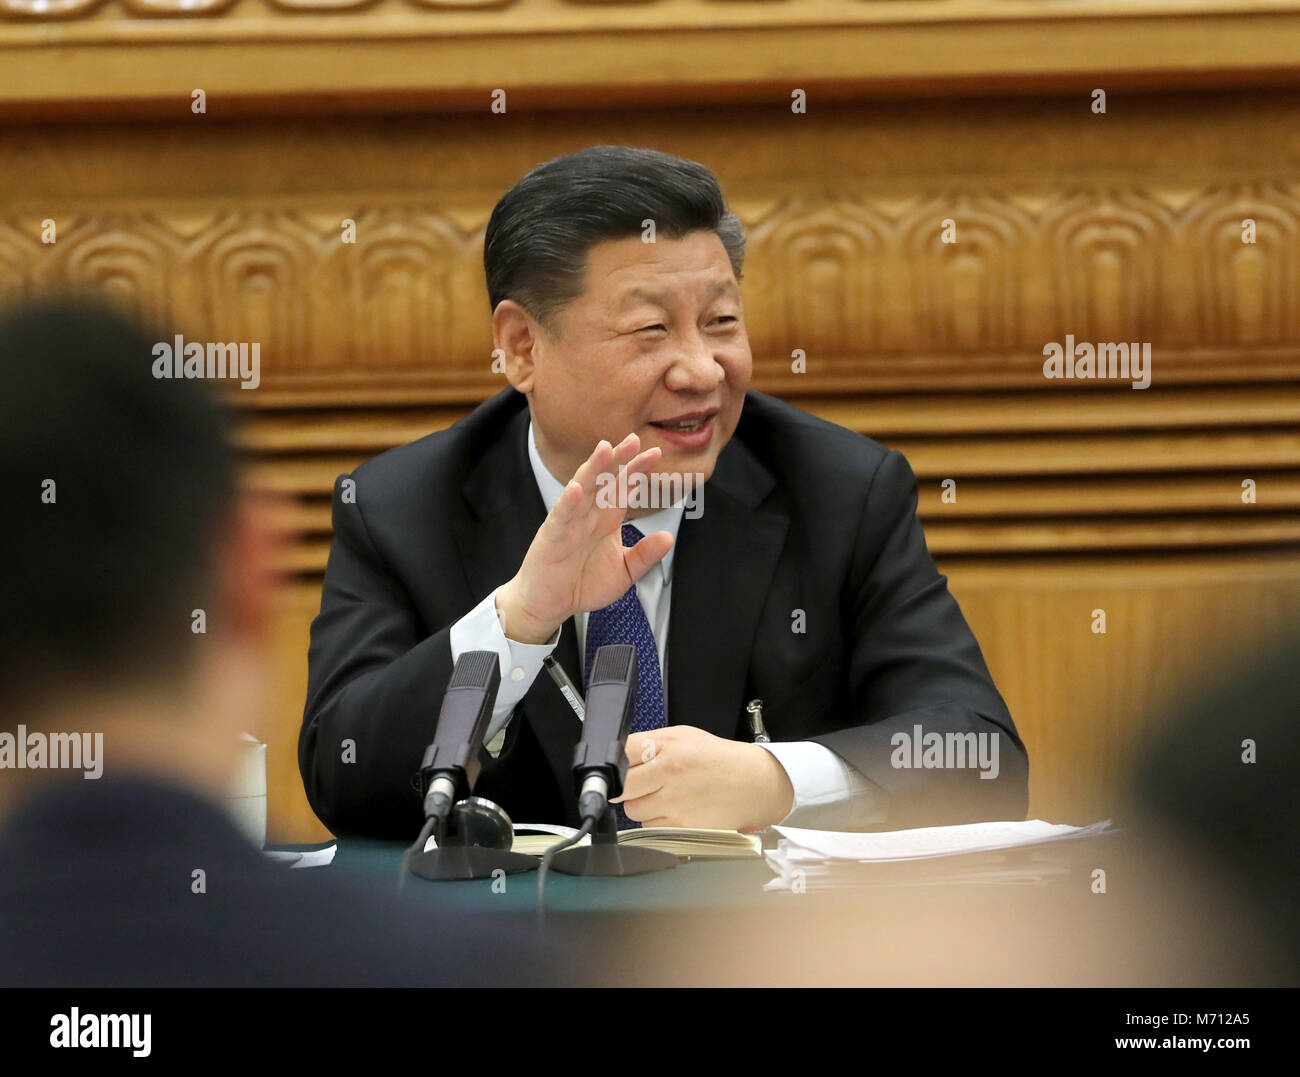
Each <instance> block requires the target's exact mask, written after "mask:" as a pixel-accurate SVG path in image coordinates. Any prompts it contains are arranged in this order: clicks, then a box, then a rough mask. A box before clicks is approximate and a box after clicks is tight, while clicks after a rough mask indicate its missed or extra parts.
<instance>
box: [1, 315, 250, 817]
mask: <svg viewBox="0 0 1300 1077" xmlns="http://www.w3.org/2000/svg"><path fill="white" fill-rule="evenodd" d="M154 339H159V338H156V337H150V336H148V335H146V333H145V332H143V331H142V330H141V329H139V328H137V327H136V326H135V325H133V324H132V323H131V322H129V321H128V320H127V319H125V318H124V317H123V316H121V315H119V314H117V313H115V312H114V311H113V310H112V309H110V308H108V307H106V306H103V305H100V304H98V303H96V302H93V301H89V300H81V299H75V298H59V299H51V300H45V301H41V302H35V303H30V304H27V305H24V306H23V307H20V308H17V309H13V310H10V311H8V312H6V313H4V314H3V315H0V376H2V377H3V383H4V386H5V391H4V393H3V394H0V479H2V481H3V489H4V490H5V491H6V492H7V495H8V497H9V498H10V503H11V505H14V504H16V505H17V506H18V509H19V511H18V513H17V514H16V515H17V519H16V520H15V521H14V524H13V525H12V526H6V527H4V528H3V529H0V564H3V565H5V566H6V576H7V580H6V586H5V587H4V588H3V589H0V694H2V695H3V698H4V699H5V700H6V701H7V705H6V714H7V716H8V717H9V719H10V722H8V723H6V731H7V732H9V733H11V734H13V735H14V736H15V737H17V733H18V731H17V730H15V729H14V723H23V724H24V725H25V727H26V730H27V731H28V732H34V731H39V732H40V733H41V734H42V736H43V737H44V738H45V746H46V747H47V752H48V754H49V755H50V758H49V759H47V760H46V761H45V765H44V766H43V767H39V766H38V767H31V766H27V767H23V768H22V769H19V768H18V767H16V766H12V767H10V768H6V769H5V770H4V771H0V777H2V778H3V781H2V782H0V798H3V801H7V802H10V803H11V802H12V801H13V800H14V799H15V797H16V795H20V794H21V793H22V792H23V790H24V789H27V788H29V787H30V786H31V785H32V784H33V783H34V782H38V781H40V780H42V779H52V778H57V777H60V776H62V777H67V778H71V779H75V780H78V781H80V780H83V775H87V776H89V775H91V774H95V773H98V774H99V775H103V774H108V775H112V774H113V773H115V772H119V773H120V772H124V771H127V770H130V771H146V772H153V773H160V774H161V773H165V774H171V775H174V776H175V777H177V778H178V779H180V780H181V781H183V782H184V784H187V785H190V786H195V787H198V788H199V789H201V790H203V791H206V792H209V793H212V794H214V795H218V796H219V795H222V793H223V791H224V790H225V789H226V788H227V787H228V785H229V779H230V772H231V769H232V766H233V764H234V760H235V753H236V751H237V739H236V737H237V733H238V732H239V730H240V728H242V727H247V725H248V724H249V722H250V719H251V718H252V716H253V714H254V713H255V711H256V708H257V706H258V704H259V699H260V685H261V672H260V668H259V660H258V657H257V656H258V654H259V651H260V650H261V648H260V647H259V646H258V644H259V639H260V635H261V633H262V631H263V629H264V627H265V622H266V616H267V607H266V597H265V596H266V591H267V587H266V584H267V583H268V582H269V580H268V577H267V573H268V563H269V554H270V548H269V535H270V532H269V530H268V529H267V528H266V527H265V526H264V525H263V523H262V517H261V515H260V514H259V513H258V512H257V511H255V510H254V508H253V507H252V502H251V501H250V500H248V499H247V498H241V497H239V496H237V494H236V490H235V484H234V465H233V460H232V454H231V450H230V448H229V445H228V442H227V438H226V432H225V425H224V422H223V417H222V414H221V411H220V409H219V407H218V405H217V404H216V402H215V401H214V400H213V398H212V397H211V396H210V395H209V390H208V388H207V387H206V386H205V385H203V384H202V383H201V382H198V381H193V380H186V379H167V380H161V379H158V378H155V377H154V376H153V373H152V363H151V349H152V346H153V343H152V342H153V340H154ZM85 733H92V734H101V735H102V742H101V743H102V749H101V750H102V755H101V754H100V753H99V752H97V750H96V740H95V739H94V738H90V739H88V738H86V737H85V736H82V737H80V738H79V743H77V738H74V737H71V736H68V735H69V734H85ZM56 734H58V735H63V736H62V738H61V739H59V740H55V739H54V737H55V735H56ZM36 743H37V742H36V741H33V742H32V745H30V746H28V745H23V744H18V743H17V742H15V743H14V744H13V745H8V744H5V745H0V751H3V749H4V748H5V747H11V748H12V749H13V750H14V751H15V752H16V754H18V755H20V756H25V757H26V758H25V760H24V761H25V762H28V763H29V764H30V763H31V762H33V761H37V760H35V759H34V757H33V754H32V750H28V749H34V748H35V745H36ZM76 749H80V750H81V751H80V754H81V756H82V758H81V761H80V762H81V766H80V768H78V767H76V766H75V765H67V764H75V763H76V762H77V761H76V760H75V759H74V758H71V757H72V756H73V755H74V754H77V753H76ZM86 756H90V757H91V758H90V759H87V758H86ZM0 762H3V759H2V758H0ZM56 762H58V763H60V764H63V765H62V766H59V767H54V766H52V764H54V763H56ZM0 810H3V802H0Z"/></svg>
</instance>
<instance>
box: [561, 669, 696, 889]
mask: <svg viewBox="0 0 1300 1077" xmlns="http://www.w3.org/2000/svg"><path fill="white" fill-rule="evenodd" d="M589 657H591V656H589ZM591 663H592V665H591V677H590V678H589V681H588V685H587V700H586V716H585V717H584V719H583V723H582V739H581V740H580V741H579V742H578V746H577V747H576V748H575V749H574V752H573V780H574V782H575V784H576V785H577V789H578V814H579V815H580V816H581V818H582V826H581V828H580V829H579V832H578V835H575V836H574V838H571V839H570V842H574V841H577V840H579V835H585V834H591V844H590V845H583V846H577V847H575V848H564V846H565V844H568V843H561V844H560V845H557V846H555V847H553V848H552V849H550V850H548V851H547V854H546V856H545V857H543V859H542V874H541V876H539V878H538V880H537V888H538V896H539V900H540V897H541V893H542V889H543V887H544V886H545V880H546V875H545V873H546V870H547V868H549V867H554V868H555V870H556V871H558V872H561V873H563V874H565V875H643V874H645V873H646V872H650V871H662V870H664V869H665V868H675V867H676V866H677V857H675V856H673V854H672V853H665V852H662V851H660V850H658V849H645V848H635V847H628V846H622V845H619V843H618V819H617V817H616V816H615V815H614V809H613V808H612V807H610V803H609V798H610V797H616V796H621V795H622V793H623V782H624V781H625V780H626V778H627V767H628V762H627V750H626V746H627V735H628V733H629V732H630V731H631V729H632V716H633V714H634V713H635V712H636V690H637V666H636V648H635V647H633V646H632V645H631V644H629V643H615V644H609V645H607V646H604V647H599V648H597V650H596V654H595V656H594V657H591ZM538 907H539V909H540V908H541V906H540V903H539V906H538Z"/></svg>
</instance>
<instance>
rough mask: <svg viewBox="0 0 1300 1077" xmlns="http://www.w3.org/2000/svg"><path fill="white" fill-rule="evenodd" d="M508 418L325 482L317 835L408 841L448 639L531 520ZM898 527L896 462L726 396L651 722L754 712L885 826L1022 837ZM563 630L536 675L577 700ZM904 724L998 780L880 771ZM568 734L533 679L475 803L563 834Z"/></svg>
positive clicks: (315, 729) (906, 491) (504, 570)
mask: <svg viewBox="0 0 1300 1077" xmlns="http://www.w3.org/2000/svg"><path fill="white" fill-rule="evenodd" d="M528 420H529V413H528V407H527V401H526V399H525V397H524V396H523V395H522V394H520V393H518V392H516V391H515V390H514V389H506V390H504V391H503V392H501V393H499V394H498V395H496V396H495V397H493V398H492V399H490V400H488V401H486V402H485V403H483V404H482V405H480V406H479V407H478V408H476V409H475V410H474V412H473V413H472V414H470V415H468V416H467V417H466V418H465V419H463V420H462V421H460V422H458V423H456V424H455V425H454V426H453V427H451V428H450V429H448V430H446V431H441V432H438V433H435V434H431V435H429V436H428V437H425V438H422V439H420V440H419V441H415V442H412V443H411V444H409V445H403V446H401V447H399V448H397V449H393V450H391V451H389V452H386V453H383V454H382V455H380V456H378V457H376V458H374V459H372V460H369V461H367V462H366V463H365V464H363V465H362V466H361V467H359V468H358V469H357V470H356V472H355V473H354V474H353V475H352V478H353V479H354V480H355V500H354V501H352V502H350V503H349V502H345V501H344V499H343V497H342V496H341V492H342V486H341V484H342V482H343V481H344V478H346V477H344V478H341V479H340V480H339V483H340V485H336V488H335V496H334V542H333V546H332V548H331V550H330V556H329V563H328V566H327V567H326V570H325V584H324V590H323V593H322V596H321V611H320V615H319V616H318V617H317V618H316V620H315V622H314V624H313V625H312V632H311V650H310V654H309V658H308V666H309V680H308V689H307V705H306V710H305V713H304V715H303V727H302V734H301V737H300V739H299V747H298V755H299V765H300V768H301V770H302V776H303V781H304V783H305V784H306V789H307V796H308V798H309V800H310V801H311V804H312V806H313V808H315V810H316V813H317V815H319V816H320V818H321V820H322V821H323V822H324V823H325V824H326V825H327V826H329V827H330V828H331V829H332V830H334V831H335V833H338V834H367V835H374V836H390V835H391V836H400V837H410V836H411V835H412V834H414V833H415V832H416V831H417V829H418V828H419V825H420V821H421V817H420V800H419V797H418V794H417V786H418V779H417V777H416V771H417V769H418V767H419V763H420V759H421V756H422V753H423V751H424V749H425V747H426V745H428V743H429V742H430V740H431V739H432V737H433V732H434V727H435V725H436V721H437V715H438V709H439V706H440V703H441V699H442V694H443V692H444V690H445V689H446V685H447V682H448V680H449V679H450V675H451V669H452V659H451V646H450V642H449V634H450V629H451V626H452V624H454V623H455V622H456V621H457V620H458V619H459V618H460V617H462V616H463V615H464V614H465V613H467V612H468V611H469V610H470V609H472V608H473V607H474V606H475V605H476V604H477V603H478V602H479V601H481V600H482V599H483V598H484V597H485V596H486V595H487V594H488V593H489V592H490V591H492V589H493V588H495V587H497V586H499V585H500V584H502V583H505V582H506V580H508V579H509V578H510V577H512V576H513V575H514V574H515V572H516V571H518V568H519V565H520V564H521V563H522V561H523V557H524V554H525V552H526V551H527V549H528V546H529V544H530V543H531V541H532V539H533V536H534V535H535V533H536V531H537V529H538V527H539V526H540V525H541V523H542V520H543V519H544V518H545V514H546V510H545V506H544V505H543V502H542V499H541V495H540V493H539V492H538V489H537V482H536V479H535V477H534V475H533V472H532V468H531V466H530V463H529V459H528V449H527V431H528ZM915 510H916V480H915V478H914V476H913V474H912V471H911V469H910V468H909V467H908V465H907V461H906V460H905V459H904V458H903V456H902V455H901V454H900V453H898V452H891V451H889V450H887V449H885V448H884V447H883V446H881V445H878V444H877V443H876V442H874V441H871V440H869V439H867V438H864V437H861V436H860V435H858V434H855V433H853V432H851V431H849V430H845V429H844V428H842V427H839V426H835V425H834V424H832V423H827V422H823V421H821V420H819V419H816V418H813V417H812V416H810V415H807V414H806V413H804V412H801V411H799V410H798V409H796V408H794V407H791V406H790V405H788V404H785V403H783V402H782V401H780V400H777V399H775V398H773V397H770V396H765V395H763V394H760V393H754V392H750V393H748V394H747V395H746V398H745V406H744V410H743V413H742V415H741V419H740V423H739V425H738V427H737V429H736V433H735V435H734V436H733V437H732V439H731V441H730V442H729V443H728V444H727V446H726V447H725V448H724V449H723V451H722V452H721V453H720V454H719V457H718V462H717V466H716V468H715V469H714V473H713V475H712V477H711V478H710V480H709V482H708V483H707V484H706V486H705V489H704V495H703V512H702V514H701V515H700V516H699V518H698V519H683V521H682V524H681V530H680V532H679V534H678V538H677V548H676V550H677V552H676V554H675V559H674V563H673V583H672V587H673V591H672V609H671V617H670V627H669V639H668V649H667V657H666V661H667V665H668V670H669V675H668V721H669V723H670V724H682V725H694V726H697V727H699V728H702V729H706V730H708V731H709V732H711V733H715V734H717V735H718V736H722V737H731V738H736V739H741V738H745V739H748V738H749V735H750V734H749V732H748V726H747V724H746V722H745V712H744V706H745V703H746V701H748V700H751V699H754V698H761V699H762V700H763V701H764V718H765V721H766V724H767V727H768V731H769V733H770V735H771V737H772V739H773V740H774V741H792V740H814V741H818V742H820V743H822V744H824V745H826V746H827V747H828V748H830V749H831V750H832V751H834V752H836V753H838V754H839V755H840V756H841V757H842V758H843V759H844V760H846V761H847V762H848V763H849V764H850V765H852V766H853V767H855V768H856V769H857V770H858V771H859V772H861V773H862V774H864V775H866V776H867V777H868V778H870V779H871V780H872V781H874V782H875V783H876V784H877V785H879V786H881V787H882V788H883V789H884V790H885V792H886V793H887V795H888V805H889V808H888V811H889V815H888V819H887V820H886V821H885V822H884V823H883V824H882V825H883V826H885V827H887V828H890V829H894V828H900V827H908V826H924V825H939V824H943V823H956V822H969V821H975V820H980V819H1022V818H1024V814H1025V808H1026V804H1027V799H1028V794H1027V781H1028V760H1027V757H1026V755H1025V750H1024V746H1023V745H1022V744H1021V742H1020V738H1019V736H1018V735H1017V733H1016V729H1015V725H1014V723H1013V722H1012V720H1011V716H1010V715H1009V714H1008V713H1007V708H1006V706H1005V704H1004V703H1003V701H1002V698H1001V696H1000V695H999V694H998V691H997V689H996V688H995V687H994V685H993V682H992V679H991V678H990V676H989V672H988V668H987V666H986V665H985V663H984V659H983V656H982V655H981V654H980V649H979V645H978V644H977V643H976V642H975V639H974V637H973V636H972V635H971V632H970V629H969V628H968V627H967V625H966V622H965V619H964V618H963V617H962V614H961V610H960V609H959V608H958V606H957V603H956V601H955V600H954V599H953V597H952V595H951V594H950V593H949V591H948V587H947V581H946V579H945V577H943V576H941V575H940V574H939V572H938V571H937V569H936V568H935V565H934V561H933V560H932V559H931V557H930V555H929V552H928V551H927V549H926V546H925V538H924V536H923V534H922V532H921V526H920V524H919V523H918V521H917V519H916V515H915ZM795 611H802V613H803V621H802V627H803V629H804V630H803V631H802V632H797V631H793V630H792V626H795V617H796V612H795ZM575 633H576V629H575V625H574V621H573V620H572V619H570V620H569V622H568V623H567V624H566V625H565V626H564V629H563V631H562V632H561V638H560V642H559V646H558V647H557V650H556V657H557V660H558V661H559V662H560V663H561V664H562V665H563V666H564V668H565V670H566V671H567V672H568V674H569V676H570V677H572V678H573V680H574V682H575V683H582V678H581V676H580V670H579V668H578V648H577V642H576V634H575ZM917 724H919V725H921V726H922V727H923V729H924V730H925V731H926V732H931V731H935V732H940V733H943V732H967V731H969V732H985V733H991V734H995V735H996V736H997V737H998V738H999V748H1000V751H999V759H1000V768H1001V773H1000V776H999V777H998V778H997V779H995V780H990V779H987V778H980V777H979V773H978V771H976V770H974V769H966V770H938V769H930V770H926V769H895V768H894V767H892V766H891V763H890V755H891V752H892V750H893V749H892V746H891V744H890V737H891V735H892V734H894V733H895V732H898V731H905V732H908V733H911V732H912V730H913V727H914V726H915V725H917ZM580 732H581V729H580V724H579V722H578V719H577V718H576V717H575V716H574V714H573V713H572V712H571V711H570V709H569V707H568V705H567V704H566V703H565V701H564V698H563V697H562V695H561V694H560V692H559V690H558V689H557V688H556V686H555V684H554V683H553V682H552V681H551V680H550V678H549V677H545V676H539V677H538V678H537V680H536V681H535V682H534V684H533V685H532V687H531V688H530V690H529V692H528V694H527V696H526V697H525V699H524V700H523V702H522V704H521V705H520V708H519V709H518V710H517V711H516V713H515V715H514V717H513V718H512V720H511V723H510V726H509V731H508V734H507V739H506V744H505V747H504V749H503V750H502V752H501V754H500V756H499V758H498V759H497V760H495V761H490V760H488V758H487V757H486V755H485V756H484V759H485V766H484V770H483V773H482V775H481V777H480V779H479V784H478V786H477V788H476V790H475V792H476V793H478V794H479V795H482V796H486V797H489V798H490V799H492V800H495V801H497V802H498V803H500V804H501V805H502V806H503V807H504V808H505V809H506V810H507V811H508V812H509V813H510V815H511V817H512V818H514V819H516V820H519V821H556V822H567V823H569V824H570V825H577V823H578V815H577V801H576V797H575V790H574V788H573V780H572V771H571V767H572V761H573V749H574V746H575V744H576V743H577V741H578V738H579V736H580ZM348 741H350V742H352V748H351V749H350V754H351V757H352V758H351V761H345V757H346V756H347V755H348V754H349V752H348V751H345V748H346V745H345V742H348Z"/></svg>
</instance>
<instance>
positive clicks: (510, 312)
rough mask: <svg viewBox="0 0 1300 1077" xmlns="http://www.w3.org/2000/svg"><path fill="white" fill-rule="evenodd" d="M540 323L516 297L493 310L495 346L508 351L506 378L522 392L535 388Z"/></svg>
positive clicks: (506, 355)
mask: <svg viewBox="0 0 1300 1077" xmlns="http://www.w3.org/2000/svg"><path fill="white" fill-rule="evenodd" d="M540 333H541V326H539V325H538V324H537V321H536V319H534V318H533V316H532V315H531V314H529V313H528V311H527V310H525V309H524V308H523V307H522V306H520V305H519V304H518V303H516V302H515V301H514V300H513V299H503V300H501V302H500V303H498V304H497V309H496V310H494V311H493V312H492V340H493V344H494V347H496V348H500V349H501V350H502V351H503V352H504V353H505V364H506V380H507V381H509V382H510V384H511V385H513V386H514V387H515V388H516V389H518V390H519V391H520V392H521V393H529V392H532V388H533V375H534V372H535V369H536V368H535V357H534V355H533V348H534V347H535V345H536V343H537V338H538V335H539V334H540Z"/></svg>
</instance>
